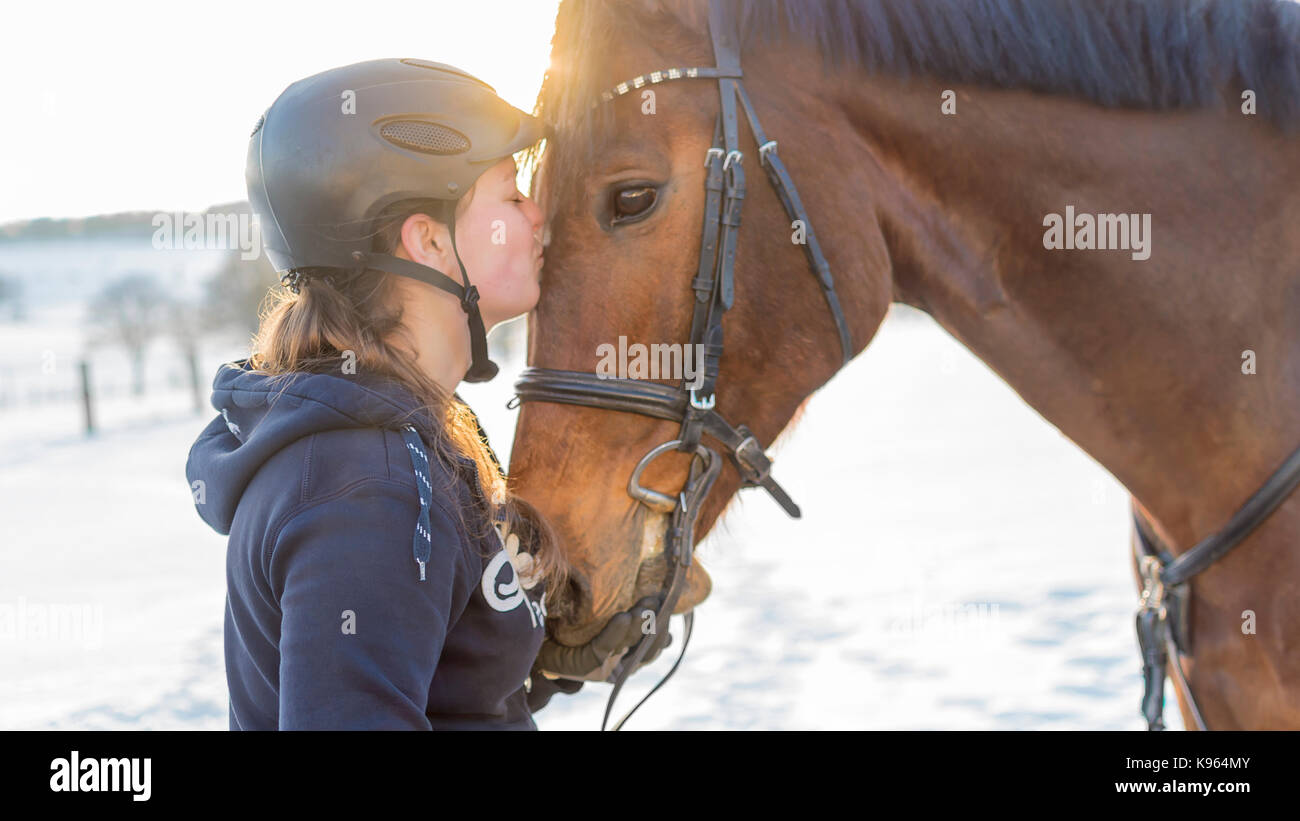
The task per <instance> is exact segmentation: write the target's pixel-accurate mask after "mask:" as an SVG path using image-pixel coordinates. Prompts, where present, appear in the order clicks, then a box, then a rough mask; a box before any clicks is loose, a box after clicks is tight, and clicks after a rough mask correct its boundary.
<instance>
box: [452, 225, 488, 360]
mask: <svg viewBox="0 0 1300 821" xmlns="http://www.w3.org/2000/svg"><path fill="white" fill-rule="evenodd" d="M448 211H449V212H450V215H449V217H448V219H447V226H448V232H449V233H450V234H451V252H452V253H453V254H455V255H456V264H457V265H459V266H460V276H461V279H462V280H464V282H465V296H464V297H463V298H462V299H461V301H460V307H461V308H462V309H463V310H464V311H465V313H466V314H468V315H469V347H470V352H471V354H472V355H473V360H472V361H471V362H470V366H469V370H468V371H466V372H465V381H466V382H487V381H488V380H489V379H491V378H492V377H494V376H496V375H497V371H498V370H500V369H499V368H498V367H497V363H495V362H493V361H492V360H491V359H488V350H487V330H486V329H485V328H484V327H483V314H481V313H479V309H478V289H477V288H475V287H474V286H473V285H472V284H470V281H469V272H468V271H466V270H465V263H464V262H462V261H461V259H460V251H459V250H458V249H457V248H456V209H455V207H454V206H453V207H452V208H450V209H448Z"/></svg>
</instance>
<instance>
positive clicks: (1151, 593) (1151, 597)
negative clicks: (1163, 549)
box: [1138, 556, 1165, 611]
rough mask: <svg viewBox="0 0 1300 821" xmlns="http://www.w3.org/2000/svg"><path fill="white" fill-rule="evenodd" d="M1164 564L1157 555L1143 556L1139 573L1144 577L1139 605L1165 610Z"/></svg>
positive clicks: (1144, 607) (1145, 608)
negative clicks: (1162, 577)
mask: <svg viewBox="0 0 1300 821" xmlns="http://www.w3.org/2000/svg"><path fill="white" fill-rule="evenodd" d="M1162 569H1163V565H1162V564H1161V562H1160V559H1159V558H1158V557H1156V556H1143V557H1141V560H1140V561H1139V562H1138V575H1139V576H1141V578H1142V598H1141V601H1140V603H1139V606H1140V607H1141V609H1143V610H1156V611H1163V610H1164V609H1165V585H1164V582H1162V581H1161V580H1160V571H1161V570H1162Z"/></svg>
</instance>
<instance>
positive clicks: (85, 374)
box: [81, 358, 95, 436]
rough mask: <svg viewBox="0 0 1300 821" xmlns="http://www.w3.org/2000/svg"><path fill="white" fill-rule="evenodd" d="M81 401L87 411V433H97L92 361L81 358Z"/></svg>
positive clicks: (89, 434)
mask: <svg viewBox="0 0 1300 821" xmlns="http://www.w3.org/2000/svg"><path fill="white" fill-rule="evenodd" d="M81 403H82V406H83V407H84V408H85V411H86V435H87V436H94V435H95V409H94V405H93V403H92V402H91V396H90V361H89V360H87V359H84V358H83V359H82V360H81Z"/></svg>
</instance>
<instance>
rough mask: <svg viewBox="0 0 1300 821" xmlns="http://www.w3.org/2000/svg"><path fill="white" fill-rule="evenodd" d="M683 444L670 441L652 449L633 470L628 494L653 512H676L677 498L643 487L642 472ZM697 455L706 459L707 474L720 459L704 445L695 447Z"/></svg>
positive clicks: (675, 440) (676, 440) (628, 485)
mask: <svg viewBox="0 0 1300 821" xmlns="http://www.w3.org/2000/svg"><path fill="white" fill-rule="evenodd" d="M681 443H682V440H680V439H670V440H669V441H667V442H664V443H663V444H662V445H659V446H658V447H655V448H654V449H652V450H651V451H650V452H649V453H647V454H646V455H645V456H642V457H641V461H640V462H637V465H636V468H634V469H633V470H632V476H631V478H629V479H628V480H627V494H628V495H629V496H631V497H632V498H633V499H636V500H637V501H638V502H641V503H642V504H644V505H645V506H646V507H648V508H650V509H651V510H654V511H657V512H659V513H672V512H673V511H674V510H676V509H677V505H678V500H677V498H675V497H673V496H669V495H668V494H667V493H660V492H659V491H657V490H651V489H650V488H648V487H643V486H642V485H641V471H643V470H645V467H646V465H648V464H650V463H651V462H653V461H654V460H655V458H656V457H658V456H659V455H660V454H661V453H666V452H667V451H669V450H674V449H676V448H677V447H678V446H679V445H681ZM695 455H696V456H700V457H702V458H703V459H704V467H705V471H706V472H707V470H708V468H709V467H711V466H712V465H713V461H714V460H715V459H716V458H717V457H718V454H717V453H716V452H714V451H713V450H711V449H709V448H707V447H705V446H704V445H696V446H695Z"/></svg>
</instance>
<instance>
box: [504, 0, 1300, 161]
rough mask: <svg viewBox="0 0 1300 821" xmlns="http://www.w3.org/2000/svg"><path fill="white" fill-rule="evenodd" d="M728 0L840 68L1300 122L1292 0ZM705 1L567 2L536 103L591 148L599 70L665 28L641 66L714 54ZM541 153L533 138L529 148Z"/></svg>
mask: <svg viewBox="0 0 1300 821" xmlns="http://www.w3.org/2000/svg"><path fill="white" fill-rule="evenodd" d="M724 2H726V3H727V5H728V6H729V7H730V9H731V12H730V13H731V14H733V15H735V16H736V18H737V19H739V20H740V26H741V36H742V39H743V40H744V50H748V49H752V48H755V47H756V46H758V45H759V44H760V43H761V44H764V45H766V44H771V43H781V42H797V43H803V44H807V45H811V46H813V47H814V48H815V49H816V50H817V51H819V52H820V53H821V54H822V55H823V58H824V59H825V60H826V62H827V64H828V68H829V67H834V66H840V65H843V64H844V63H848V64H849V65H850V66H854V67H858V68H861V69H863V70H866V71H869V72H884V73H889V74H895V75H900V76H913V75H924V76H931V77H936V78H939V79H941V80H945V81H951V82H954V83H972V84H982V85H990V86H995V87H998V88H1015V89H1027V90H1033V91H1038V92H1043V93H1047V94H1062V95H1070V96H1074V97H1079V98H1082V99H1085V100H1090V101H1092V102H1095V103H1098V104H1100V105H1103V106H1123V107H1131V108H1146V109H1166V108H1181V107H1203V106H1210V105H1215V104H1223V103H1224V102H1228V103H1231V104H1235V105H1240V101H1241V100H1240V95H1241V93H1242V91H1243V90H1245V89H1251V90H1253V91H1254V92H1255V95H1256V104H1257V107H1258V111H1259V114H1260V116H1261V117H1264V118H1267V119H1269V120H1270V121H1271V122H1273V123H1274V124H1276V125H1277V126H1279V127H1281V128H1284V129H1290V128H1291V127H1293V126H1295V125H1296V124H1297V121H1300V3H1298V2H1295V1H1294V0H1092V1H1091V2H1083V0H806V2H805V1H804V0H800V1H799V2H794V0H724ZM706 8H707V5H706V3H704V2H673V0H667V2H663V3H658V4H656V3H653V2H621V1H620V2H607V1H606V0H564V1H563V2H562V3H561V5H560V9H559V12H558V14H557V15H556V25H555V35H554V38H553V39H552V41H551V46H552V51H551V58H552V61H551V68H550V70H549V71H548V72H547V75H546V77H545V79H544V81H543V83H542V88H541V91H540V93H539V94H538V98H537V105H536V107H535V113H536V114H537V115H538V116H540V117H542V118H543V119H545V120H547V122H549V123H550V124H551V125H552V127H553V128H555V129H556V133H557V134H558V135H564V136H565V138H566V140H565V141H566V142H567V141H568V140H569V139H570V138H580V139H578V140H577V143H579V144H575V145H571V146H569V149H567V150H565V151H563V154H564V155H565V157H567V158H568V159H569V160H570V161H572V162H575V163H577V162H584V161H586V160H589V159H590V157H591V156H592V152H593V151H595V150H597V148H598V146H599V144H600V143H601V142H602V141H603V137H604V135H605V134H606V133H607V129H608V126H609V124H610V117H609V111H608V109H609V108H610V107H609V106H600V107H599V108H597V109H595V110H592V109H590V108H589V106H590V103H591V101H592V100H593V99H594V98H595V96H596V95H597V94H598V93H599V92H600V91H602V90H604V89H605V88H608V87H609V86H611V85H613V84H614V83H617V82H621V81H623V80H627V79H630V78H629V77H608V76H603V75H601V74H600V72H599V67H600V66H601V65H604V64H606V62H607V60H608V58H609V57H610V50H611V49H614V48H617V47H618V44H619V43H624V42H628V41H629V39H632V38H635V39H633V40H632V41H640V42H646V39H647V33H648V32H654V35H655V36H654V48H655V49H656V50H658V51H660V53H662V54H663V55H664V56H665V59H667V60H668V62H666V63H665V64H664V65H647V66H645V67H644V69H642V70H639V71H638V72H636V73H643V72H649V71H651V70H654V69H660V68H668V67H670V66H676V67H682V66H687V65H711V64H712V59H711V58H707V59H704V61H703V62H702V63H700V62H692V61H691V59H687V58H688V57H693V58H695V59H699V58H700V57H702V56H703V55H702V54H701V52H700V48H701V45H702V44H704V42H705V41H704V39H703V36H704V32H705V30H706V25H707V24H706V19H707V13H706ZM705 47H706V48H707V46H705ZM688 50H689V51H688ZM710 53H711V51H709V52H705V54H710ZM742 62H743V58H742ZM536 159H537V153H536V151H535V152H534V153H533V154H532V155H531V156H530V158H529V160H530V161H531V162H535V161H536ZM554 159H558V160H559V161H560V162H561V163H563V162H564V159H565V158H554ZM550 162H551V161H549V160H548V163H550ZM565 170H569V171H572V170H574V169H572V168H570V169H563V168H556V171H557V172H559V173H560V175H561V176H562V177H566V176H568V175H567V174H564V173H563V172H564V171H565Z"/></svg>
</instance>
